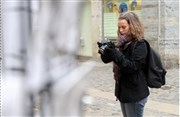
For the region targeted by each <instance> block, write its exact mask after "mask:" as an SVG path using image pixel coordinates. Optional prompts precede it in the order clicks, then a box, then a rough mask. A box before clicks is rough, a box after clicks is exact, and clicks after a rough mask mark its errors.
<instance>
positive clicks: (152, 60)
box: [135, 40, 166, 88]
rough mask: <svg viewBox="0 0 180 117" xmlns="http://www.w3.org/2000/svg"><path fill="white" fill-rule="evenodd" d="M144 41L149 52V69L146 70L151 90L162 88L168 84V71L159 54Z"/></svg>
mask: <svg viewBox="0 0 180 117" xmlns="http://www.w3.org/2000/svg"><path fill="white" fill-rule="evenodd" d="M144 41H145V43H146V45H147V50H148V55H147V59H146V61H147V67H146V68H145V70H144V72H145V74H146V75H147V84H148V86H149V87H150V88H161V86H162V85H165V83H166V79H165V75H166V70H165V68H164V67H163V65H162V62H161V58H160V56H159V54H158V53H157V52H156V51H155V50H154V49H153V48H152V47H151V46H150V44H149V42H148V41H146V40H144ZM135 45H136V43H135Z"/></svg>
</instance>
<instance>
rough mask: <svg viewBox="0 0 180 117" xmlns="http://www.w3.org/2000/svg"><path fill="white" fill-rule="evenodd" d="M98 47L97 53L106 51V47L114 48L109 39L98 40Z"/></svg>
mask: <svg viewBox="0 0 180 117" xmlns="http://www.w3.org/2000/svg"><path fill="white" fill-rule="evenodd" d="M97 44H98V47H99V51H98V52H99V53H100V54H104V52H105V51H106V48H112V49H113V48H115V45H114V43H113V42H112V41H111V40H102V41H100V42H97Z"/></svg>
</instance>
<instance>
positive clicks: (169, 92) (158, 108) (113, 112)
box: [83, 61, 179, 117]
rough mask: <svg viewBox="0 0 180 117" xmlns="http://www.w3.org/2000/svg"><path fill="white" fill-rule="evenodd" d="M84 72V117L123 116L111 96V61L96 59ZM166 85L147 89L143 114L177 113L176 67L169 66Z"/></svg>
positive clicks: (169, 116) (172, 115)
mask: <svg viewBox="0 0 180 117" xmlns="http://www.w3.org/2000/svg"><path fill="white" fill-rule="evenodd" d="M95 63H96V65H95V67H94V68H93V70H92V71H91V72H90V73H89V74H88V75H87V78H88V86H87V95H86V97H85V98H84V99H85V100H86V101H85V102H86V104H84V105H83V116H84V117H104V116H106V117H122V114H121V108H120V104H119V102H118V101H116V98H115V96H114V80H113V77H112V76H113V74H112V64H103V63H102V62H101V61H96V62H95ZM166 81H167V83H166V85H165V86H163V87H162V88H161V89H150V92H151V94H150V96H149V98H148V103H147V104H146V107H145V112H144V115H145V117H178V116H179V69H169V70H168V71H167V76H166Z"/></svg>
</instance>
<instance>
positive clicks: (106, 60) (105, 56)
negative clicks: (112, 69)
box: [101, 54, 112, 63]
mask: <svg viewBox="0 0 180 117" xmlns="http://www.w3.org/2000/svg"><path fill="white" fill-rule="evenodd" d="M101 60H102V61H103V62H104V63H109V62H111V61H112V59H111V57H109V56H108V55H103V54H101Z"/></svg>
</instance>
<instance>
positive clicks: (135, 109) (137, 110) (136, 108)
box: [120, 97, 147, 117]
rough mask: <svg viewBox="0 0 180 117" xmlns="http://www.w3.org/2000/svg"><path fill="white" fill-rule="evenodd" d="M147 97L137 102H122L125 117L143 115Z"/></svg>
mask: <svg viewBox="0 0 180 117" xmlns="http://www.w3.org/2000/svg"><path fill="white" fill-rule="evenodd" d="M146 102H147V97H146V98H144V99H142V100H140V101H138V102H135V103H122V102H120V103H121V110H122V113H123V116H124V117H143V112H144V106H145V104H146Z"/></svg>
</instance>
